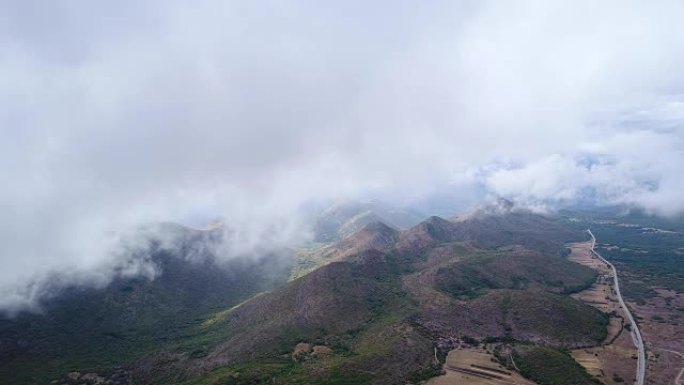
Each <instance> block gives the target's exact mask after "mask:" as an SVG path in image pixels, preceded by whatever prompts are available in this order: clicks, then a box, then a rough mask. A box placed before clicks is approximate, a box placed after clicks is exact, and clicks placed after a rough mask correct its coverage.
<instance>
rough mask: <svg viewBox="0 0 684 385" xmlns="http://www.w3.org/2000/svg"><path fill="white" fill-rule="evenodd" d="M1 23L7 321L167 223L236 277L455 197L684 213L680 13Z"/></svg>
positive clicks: (370, 13)
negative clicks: (312, 218) (364, 218)
mask: <svg viewBox="0 0 684 385" xmlns="http://www.w3.org/2000/svg"><path fill="white" fill-rule="evenodd" d="M0 15H2V16H0V17H2V18H3V22H2V23H0V36H1V37H0V46H1V47H2V56H1V59H0V102H1V103H2V105H3V107H4V108H3V109H2V110H1V111H0V135H1V138H0V139H1V140H0V177H1V178H2V183H3V188H2V189H0V264H1V267H2V268H1V269H0V307H3V306H4V307H8V306H13V307H21V306H23V305H26V304H32V303H34V301H35V299H36V297H37V295H35V294H30V293H38V292H40V291H39V290H29V289H27V287H29V286H30V285H28V284H27V282H32V280H34V279H35V277H40V276H44V275H46V274H48V273H49V272H52V271H60V272H64V273H63V274H62V276H70V277H74V278H73V280H74V281H76V282H89V281H88V279H89V278H88V279H86V278H82V277H92V276H93V274H94V273H93V272H98V273H97V274H101V275H102V277H103V278H102V280H101V281H103V282H106V280H107V277H108V273H107V272H108V271H112V270H114V267H112V262H111V261H113V260H115V259H112V255H116V253H117V250H119V246H118V243H117V242H118V241H117V240H118V239H119V236H118V235H117V234H120V233H121V232H125V231H128V230H129V229H131V228H136V227H137V226H139V225H141V224H145V223H151V222H159V221H178V222H182V223H186V224H197V223H200V222H202V221H203V220H208V219H210V218H213V217H221V218H223V219H224V220H225V221H226V223H229V224H230V228H231V229H232V230H231V231H232V232H231V234H230V236H231V238H230V245H231V246H230V247H231V248H232V249H230V250H227V251H226V253H225V254H226V255H228V256H229V255H232V254H236V253H247V252H249V251H250V250H254V249H255V248H263V247H264V245H265V244H267V245H272V247H273V248H277V247H282V246H283V245H289V244H292V242H294V241H295V240H296V241H300V240H302V239H306V238H307V235H308V232H307V228H306V227H307V226H306V224H305V221H304V219H303V216H302V212H303V211H305V208H306V207H309V206H308V205H310V204H311V203H312V202H314V203H316V202H324V201H327V200H332V199H337V198H345V197H352V198H359V197H361V198H364V197H380V198H383V197H387V198H388V199H391V200H393V201H396V202H398V203H401V204H410V203H411V201H413V200H419V199H421V198H423V197H424V196H425V195H429V194H432V193H436V192H437V193H439V191H440V190H443V188H444V186H449V191H468V192H469V194H470V193H471V192H472V191H480V190H481V189H483V190H484V191H486V192H489V193H492V194H497V195H502V196H506V197H512V198H516V199H518V200H521V201H525V202H528V203H529V204H530V205H555V204H564V203H568V202H573V201H577V200H582V199H594V200H596V201H597V202H599V203H627V204H631V205H636V206H640V207H644V208H646V209H648V210H651V211H653V212H656V213H660V214H666V215H671V214H677V213H681V212H682V211H684V199H683V198H682V195H681V193H680V192H681V191H682V187H684V186H683V185H682V181H681V178H680V175H681V171H680V170H681V167H682V166H683V165H684V156H683V155H684V154H682V152H683V149H684V143H682V141H683V140H684V132H683V131H682V121H683V119H684V73H683V72H682V71H681V65H682V63H684V27H683V26H682V23H681V20H682V18H683V17H684V5H683V4H682V3H681V2H678V1H663V2H658V3H650V4H645V3H642V2H632V1H628V2H623V1H621V2H618V1H614V2H613V1H608V2H602V3H600V4H596V3H595V2H588V1H587V2H567V3H557V2H554V3H549V2H537V1H515V2H506V3H505V4H503V3H501V2H488V1H472V2H470V1H462V2H451V1H449V2H446V1H445V2H442V1H435V2H429V3H426V4H421V5H420V6H417V5H416V4H415V3H412V2H395V1H393V2H374V3H373V4H367V3H366V2H355V1H351V2H343V3H341V4H335V5H331V4H325V3H320V2H314V1H293V2H268V3H260V4H256V3H245V2H232V1H230V2H219V1H198V2H192V3H186V2H178V1H159V2H157V1H152V2H146V3H145V4H144V5H142V4H140V3H139V2H128V1H125V2H117V3H116V5H112V6H107V5H102V4H95V3H92V2H87V1H68V2H52V3H48V4H46V3H45V2H40V3H38V2H32V1H22V2H5V3H3V4H2V5H0ZM453 199H454V201H457V200H459V199H461V198H460V197H459V194H458V193H455V194H454V197H453ZM66 272H69V273H66ZM27 290H28V291H27ZM27 292H28V293H29V294H26V293H27ZM38 297H39V296H38Z"/></svg>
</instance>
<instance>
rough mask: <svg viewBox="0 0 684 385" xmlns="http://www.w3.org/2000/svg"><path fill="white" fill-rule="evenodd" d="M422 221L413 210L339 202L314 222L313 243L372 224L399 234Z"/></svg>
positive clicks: (321, 213)
mask: <svg viewBox="0 0 684 385" xmlns="http://www.w3.org/2000/svg"><path fill="white" fill-rule="evenodd" d="M423 218H425V216H424V215H422V214H420V213H417V212H415V211H413V210H409V209H402V208H397V207H393V206H391V205H388V204H385V203H382V202H380V201H369V202H357V201H349V200H343V201H338V202H335V203H334V204H332V205H331V206H328V207H327V208H325V209H324V210H322V211H321V212H320V213H318V215H317V217H316V218H315V220H314V240H315V241H316V242H334V241H336V240H339V239H342V238H344V237H345V236H347V235H350V234H352V233H354V232H355V231H357V230H359V229H361V228H363V227H364V226H365V225H367V224H369V223H373V222H382V223H384V224H386V225H387V226H389V227H393V228H395V229H398V230H401V229H406V228H409V227H411V226H413V225H415V224H416V223H418V222H420V221H421V220H423Z"/></svg>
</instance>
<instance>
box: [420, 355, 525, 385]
mask: <svg viewBox="0 0 684 385" xmlns="http://www.w3.org/2000/svg"><path fill="white" fill-rule="evenodd" d="M444 370H445V371H446V374H444V375H442V376H439V377H435V378H433V379H431V380H430V381H428V382H427V384H428V385H462V384H469V385H535V384H534V382H531V381H529V380H527V379H525V378H523V377H522V376H521V375H520V374H518V373H517V372H515V371H512V370H509V369H507V368H505V367H503V366H501V365H500V364H499V363H497V362H496V361H495V359H494V356H493V355H491V354H489V353H487V352H486V351H485V350H484V349H480V348H465V349H456V350H452V351H451V352H449V355H448V356H447V359H446V363H445V364H444Z"/></svg>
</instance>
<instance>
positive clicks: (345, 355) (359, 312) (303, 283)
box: [134, 214, 605, 384]
mask: <svg viewBox="0 0 684 385" xmlns="http://www.w3.org/2000/svg"><path fill="white" fill-rule="evenodd" d="M508 216H509V215H508V214H507V215H504V218H491V217H487V218H484V219H477V218H471V219H469V220H466V221H463V222H460V223H454V222H450V221H447V220H444V219H441V218H438V217H432V218H430V219H428V220H426V221H424V222H422V223H420V224H419V225H417V226H415V227H414V228H412V229H410V230H407V231H404V232H402V233H398V232H396V231H395V230H393V229H391V228H389V227H388V226H384V225H382V224H372V225H369V226H366V228H364V229H363V230H361V231H359V232H357V233H356V234H354V235H352V236H350V237H348V238H346V239H345V240H343V241H340V242H338V243H336V244H335V251H334V253H335V255H336V256H335V257H334V258H335V262H332V263H328V264H327V265H325V266H323V267H321V268H319V269H317V270H315V271H313V272H311V273H309V274H307V275H305V276H303V277H301V278H299V279H296V280H294V281H292V282H290V283H288V284H287V285H285V286H284V287H282V288H279V289H277V290H274V291H272V292H270V293H266V294H263V295H260V296H257V297H255V298H253V299H251V300H249V301H247V302H245V303H243V304H241V305H239V306H237V307H234V308H232V309H229V310H226V311H223V312H220V313H217V314H216V315H215V316H214V317H213V318H211V319H208V320H205V322H204V323H203V326H202V329H201V330H196V331H195V333H196V334H195V335H194V336H193V337H192V338H190V339H189V340H188V341H186V342H184V343H185V344H184V345H182V344H181V345H179V346H178V349H177V350H175V351H166V352H161V353H159V354H157V355H154V356H151V357H148V358H147V359H145V360H141V361H139V362H138V363H137V364H136V365H135V369H134V381H135V382H136V383H141V384H147V383H177V382H181V381H186V380H187V381H190V382H188V384H209V383H230V381H229V379H230V378H233V377H231V376H238V377H239V378H242V380H241V381H244V382H245V383H251V382H250V381H252V382H254V383H260V382H259V381H262V380H258V379H259V378H261V379H263V380H264V381H270V379H271V378H275V379H276V380H275V381H277V383H292V384H299V383H301V384H311V383H314V384H315V383H321V384H323V383H336V381H342V379H345V380H344V381H347V382H338V383H359V384H360V383H373V384H396V383H406V382H407V381H408V382H411V381H418V380H419V379H420V378H423V377H425V376H429V375H431V374H434V373H435V369H436V368H439V366H440V365H437V364H435V363H434V354H435V352H434V350H433V347H437V346H439V347H448V346H449V344H450V343H451V342H452V341H455V340H457V339H459V338H461V337H463V336H464V335H467V336H471V337H476V338H482V339H485V338H486V339H488V340H505V341H516V340H517V341H527V342H532V343H544V344H548V345H551V346H558V347H560V346H563V347H564V346H583V345H590V344H595V343H597V342H598V341H600V340H601V339H602V338H603V336H604V335H605V317H604V315H602V314H601V313H600V312H598V311H596V310H594V309H593V308H591V307H589V306H587V305H583V304H582V303H580V302H578V301H576V300H574V299H572V298H571V297H569V296H564V295H561V294H558V293H564V292H567V291H569V290H570V289H572V288H575V287H579V286H581V285H583V284H587V283H589V281H590V280H591V279H592V278H593V275H592V273H591V272H590V271H587V269H585V268H583V267H582V266H579V265H575V264H573V263H571V262H569V261H567V260H565V259H564V258H563V257H560V256H557V255H551V254H549V253H544V252H541V251H539V250H544V249H546V248H548V247H552V248H555V247H556V246H558V245H559V244H562V243H561V241H560V240H561V239H562V238H563V237H566V236H575V235H576V234H575V233H573V232H571V231H567V230H565V229H564V230H563V231H562V232H561V234H553V235H552V238H553V239H552V240H550V241H549V242H548V243H545V242H542V241H541V239H542V238H543V237H544V234H545V233H544V232H543V231H541V230H542V227H543V226H545V225H549V226H551V225H550V224H548V223H547V219H546V218H544V217H539V216H533V215H527V214H525V215H523V216H522V217H520V216H516V217H514V218H510V217H509V218H506V217H508ZM549 220H550V219H549ZM515 223H528V225H529V228H528V229H525V228H521V229H518V230H516V231H515V232H513V231H511V232H510V233H506V234H503V235H501V234H499V232H500V231H502V230H501V229H507V228H510V227H512V226H513V224H515ZM556 225H557V224H555V223H554V224H553V226H556ZM549 228H550V229H551V230H550V231H552V230H553V228H554V227H549ZM497 229H498V230H497ZM492 234H493V235H492ZM497 234H499V235H498V236H499V238H498V239H497V240H493V241H489V239H488V237H495V236H497ZM482 240H485V241H486V242H489V243H488V244H489V245H501V246H503V245H504V243H502V242H511V244H529V245H531V246H532V247H533V248H536V249H537V250H529V249H526V248H524V247H521V246H515V247H512V246H507V247H499V248H498V249H496V250H493V249H491V248H483V247H482V243H483V241H482ZM298 343H309V344H312V345H322V346H326V347H327V348H326V349H329V350H330V352H329V353H327V354H326V355H324V356H309V355H307V354H310V353H304V356H305V357H309V358H310V359H305V360H304V361H301V362H300V361H293V359H292V358H291V356H290V353H291V352H292V350H293V348H294V347H295V345H297V344H298ZM319 350H320V349H319ZM160 367H163V368H164V369H163V370H159V368H160ZM259 376H261V377H259ZM264 376H266V377H264ZM269 376H270V377H269ZM349 379H353V381H352V380H349Z"/></svg>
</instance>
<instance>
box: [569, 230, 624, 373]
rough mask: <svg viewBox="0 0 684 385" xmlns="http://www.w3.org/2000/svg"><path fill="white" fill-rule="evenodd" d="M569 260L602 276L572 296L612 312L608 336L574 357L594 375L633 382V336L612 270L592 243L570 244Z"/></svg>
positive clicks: (580, 350) (574, 354)
mask: <svg viewBox="0 0 684 385" xmlns="http://www.w3.org/2000/svg"><path fill="white" fill-rule="evenodd" d="M569 247H570V250H571V254H570V256H569V257H568V259H569V260H571V261H574V262H577V263H580V264H582V265H585V266H588V267H591V268H592V269H595V270H596V271H597V272H598V274H599V276H598V279H597V280H596V283H594V284H593V285H592V286H591V287H590V288H589V289H587V290H583V291H581V292H579V293H575V294H573V295H572V296H573V297H574V298H576V299H579V300H581V301H583V302H585V303H587V304H589V305H591V306H594V307H595V308H597V309H599V310H601V311H603V312H606V313H609V314H611V317H610V323H609V326H608V335H607V337H606V339H605V341H604V342H603V343H602V344H601V345H600V346H596V347H589V348H583V349H575V350H573V351H572V356H573V358H575V360H576V361H577V362H578V363H579V364H580V365H582V366H583V367H584V368H585V369H586V370H587V371H588V372H589V373H590V374H591V375H593V376H596V377H597V378H599V379H600V380H601V381H603V382H604V383H606V384H608V385H615V384H621V383H623V382H631V381H632V380H633V378H634V376H635V373H636V354H637V350H636V348H635V347H634V344H633V342H632V339H631V337H630V335H629V333H628V332H626V330H625V321H624V316H623V314H622V310H621V309H620V305H619V303H618V301H617V298H616V296H615V292H614V290H613V285H612V283H613V281H612V274H611V271H610V269H609V268H608V267H607V266H606V265H605V264H604V263H603V262H601V260H599V259H598V258H596V257H594V255H593V254H592V253H591V242H582V243H574V244H571V245H570V246H569Z"/></svg>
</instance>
